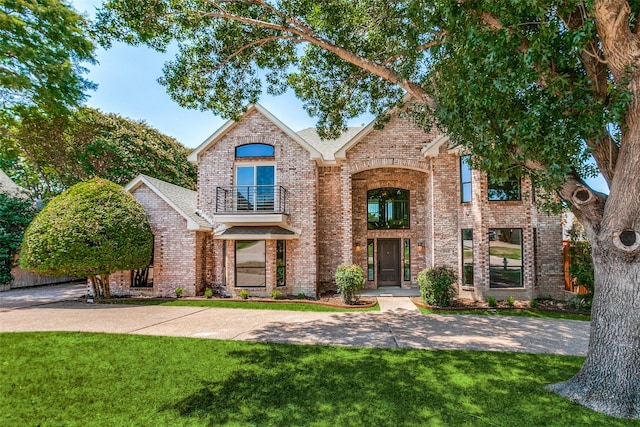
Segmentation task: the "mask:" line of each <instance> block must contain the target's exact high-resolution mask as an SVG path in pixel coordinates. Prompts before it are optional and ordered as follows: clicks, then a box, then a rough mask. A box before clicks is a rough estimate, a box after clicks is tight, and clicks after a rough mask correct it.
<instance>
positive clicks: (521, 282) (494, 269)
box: [489, 227, 524, 289]
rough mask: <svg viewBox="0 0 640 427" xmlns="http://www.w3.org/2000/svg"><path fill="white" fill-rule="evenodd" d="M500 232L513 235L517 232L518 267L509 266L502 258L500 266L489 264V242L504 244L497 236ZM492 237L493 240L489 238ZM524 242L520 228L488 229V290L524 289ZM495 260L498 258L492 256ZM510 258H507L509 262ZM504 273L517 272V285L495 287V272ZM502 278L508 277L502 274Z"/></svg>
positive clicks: (504, 258) (505, 259)
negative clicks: (518, 241)
mask: <svg viewBox="0 0 640 427" xmlns="http://www.w3.org/2000/svg"><path fill="white" fill-rule="evenodd" d="M500 230H510V232H511V233H513V232H514V231H518V233H519V240H520V260H519V261H520V265H510V264H509V261H507V257H506V256H505V257H503V260H504V261H503V263H501V264H500V265H498V264H496V263H491V257H492V255H491V246H492V245H491V242H495V241H502V242H505V241H503V240H500V238H499V236H500V234H501V232H500ZM492 233H493V236H494V238H493V239H492V238H491V236H492ZM508 243H509V244H515V243H510V242H508ZM523 252H524V241H523V229H522V228H507V227H501V228H489V288H491V289H522V288H524V260H523V258H524V257H523V255H524V253H523ZM495 258H499V256H498V257H496V256H494V259H495ZM511 259H512V258H509V260H511ZM504 271H519V283H518V285H516V286H497V285H495V282H494V277H495V276H497V275H498V274H497V272H504ZM503 276H508V275H507V274H504V273H503Z"/></svg>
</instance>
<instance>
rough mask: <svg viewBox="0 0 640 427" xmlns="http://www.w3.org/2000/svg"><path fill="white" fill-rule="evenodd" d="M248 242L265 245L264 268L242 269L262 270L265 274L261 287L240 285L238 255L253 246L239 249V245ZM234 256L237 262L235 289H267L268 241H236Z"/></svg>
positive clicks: (235, 264)
mask: <svg viewBox="0 0 640 427" xmlns="http://www.w3.org/2000/svg"><path fill="white" fill-rule="evenodd" d="M247 242H254V243H262V245H263V248H264V250H263V255H264V256H263V266H260V267H247V266H244V267H241V268H244V269H249V270H262V271H263V274H262V277H263V281H262V282H263V284H261V285H254V284H240V283H239V282H240V281H239V275H238V254H239V253H240V252H241V251H242V250H243V249H246V248H249V247H251V246H252V245H249V246H246V247H243V248H240V249H238V244H242V243H247ZM234 249H235V250H234V256H235V262H234V270H235V287H236V288H266V286H267V241H266V240H235V244H234Z"/></svg>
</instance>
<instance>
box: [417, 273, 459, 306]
mask: <svg viewBox="0 0 640 427" xmlns="http://www.w3.org/2000/svg"><path fill="white" fill-rule="evenodd" d="M457 281H458V274H457V273H456V272H455V270H454V269H453V268H451V267H449V266H446V265H442V266H438V267H433V268H425V269H424V270H422V271H421V272H420V273H418V283H419V284H420V296H421V297H422V301H423V302H425V303H427V304H429V305H434V306H439V307H448V306H450V305H451V302H452V300H453V298H454V297H455V295H456V287H455V284H456V282H457Z"/></svg>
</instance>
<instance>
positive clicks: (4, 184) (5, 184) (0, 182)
mask: <svg viewBox="0 0 640 427" xmlns="http://www.w3.org/2000/svg"><path fill="white" fill-rule="evenodd" d="M26 191H27V190H25V189H24V188H22V187H20V186H19V185H18V184H16V183H15V182H13V181H12V180H11V178H9V176H8V175H7V174H6V173H4V172H3V171H2V170H0V192H3V193H9V194H12V195H20V194H24V193H26Z"/></svg>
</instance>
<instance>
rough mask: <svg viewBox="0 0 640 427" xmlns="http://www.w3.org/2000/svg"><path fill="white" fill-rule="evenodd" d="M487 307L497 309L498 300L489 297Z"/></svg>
mask: <svg viewBox="0 0 640 427" xmlns="http://www.w3.org/2000/svg"><path fill="white" fill-rule="evenodd" d="M487 305H488V306H489V307H492V308H495V307H497V306H498V301H496V299H495V298H494V297H488V298H487Z"/></svg>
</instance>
